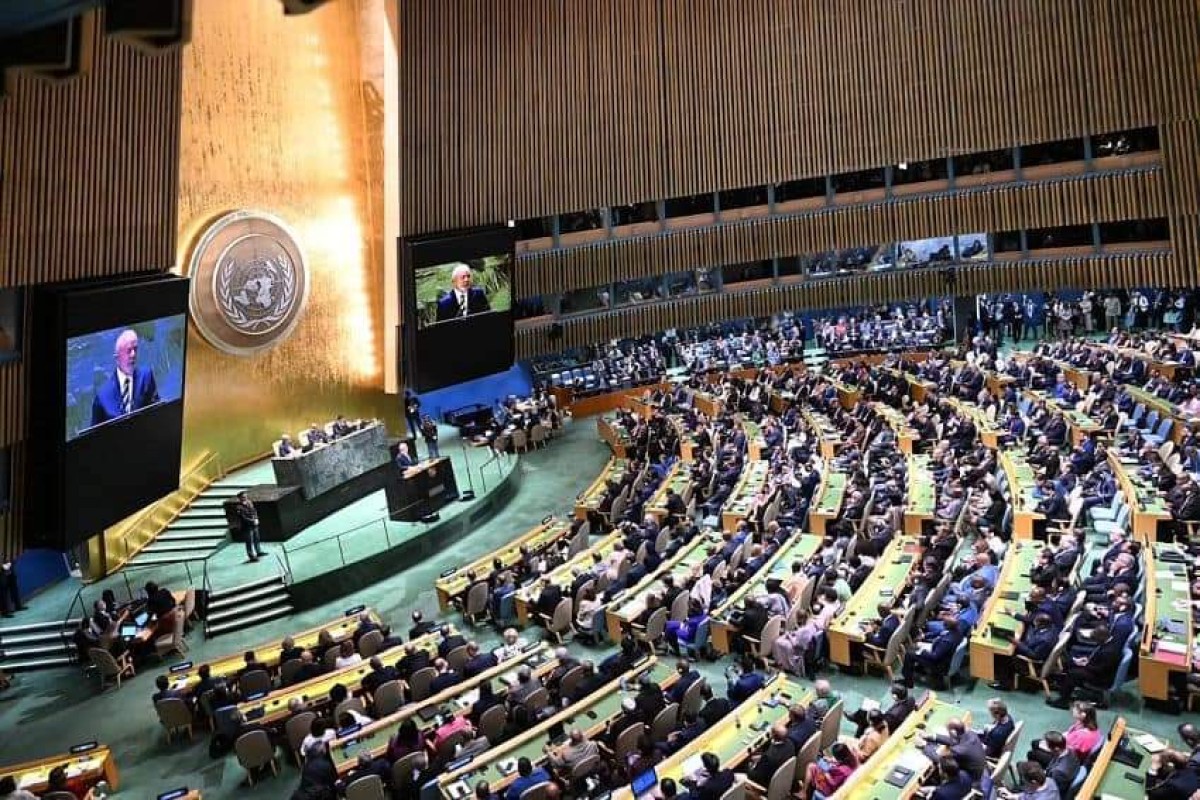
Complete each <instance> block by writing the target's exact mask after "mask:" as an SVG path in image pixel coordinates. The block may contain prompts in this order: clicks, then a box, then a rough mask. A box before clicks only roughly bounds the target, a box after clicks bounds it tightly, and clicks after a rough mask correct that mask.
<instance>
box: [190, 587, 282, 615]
mask: <svg viewBox="0 0 1200 800" xmlns="http://www.w3.org/2000/svg"><path fill="white" fill-rule="evenodd" d="M280 604H284V605H287V606H288V607H291V604H292V600H291V598H290V597H288V593H287V590H286V589H284V588H283V587H282V586H280V587H279V589H278V590H277V591H274V592H271V593H270V594H268V595H265V596H263V597H260V598H258V599H256V600H251V601H250V602H248V603H242V604H240V605H237V606H234V607H232V608H229V609H226V610H224V611H211V610H210V611H209V612H208V621H209V622H212V623H216V624H220V623H222V622H226V621H228V620H230V619H234V618H236V617H241V616H244V615H246V614H252V613H254V612H255V611H262V610H263V609H267V608H270V607H272V606H277V605H280Z"/></svg>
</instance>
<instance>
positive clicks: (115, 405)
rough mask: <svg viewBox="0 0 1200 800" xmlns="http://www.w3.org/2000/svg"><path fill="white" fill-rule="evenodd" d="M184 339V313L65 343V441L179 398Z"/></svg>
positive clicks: (89, 335) (81, 337) (185, 333)
mask: <svg viewBox="0 0 1200 800" xmlns="http://www.w3.org/2000/svg"><path fill="white" fill-rule="evenodd" d="M186 341H187V316H186V315H184V314H173V315H171V316H169V317H159V318H158V319H153V320H148V321H146V322H137V323H132V324H129V325H118V326H117V327H115V328H108V329H106V330H102V331H96V332H95V333H87V334H84V335H82V336H72V337H71V338H69V339H67V395H66V405H67V441H68V442H69V441H71V440H72V439H74V438H75V437H76V436H79V435H81V434H84V433H86V432H88V431H90V430H91V429H93V428H95V427H97V426H100V425H104V424H106V423H109V422H114V421H116V420H119V419H121V418H123V417H126V416H128V415H130V414H137V413H140V412H142V411H145V410H146V409H148V408H151V407H153V406H155V405H158V404H159V403H174V402H177V401H178V400H179V399H180V398H182V397H183V353H184V345H185V343H186Z"/></svg>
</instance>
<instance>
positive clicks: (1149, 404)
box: [1122, 384, 1200, 444]
mask: <svg viewBox="0 0 1200 800" xmlns="http://www.w3.org/2000/svg"><path fill="white" fill-rule="evenodd" d="M1122 386H1123V388H1124V389H1125V391H1126V392H1128V393H1129V396H1130V397H1132V398H1133V399H1134V401H1135V402H1138V403H1141V404H1142V405H1144V406H1146V408H1149V409H1154V410H1156V411H1158V413H1159V415H1160V416H1166V417H1170V418H1171V419H1172V421H1173V424H1172V425H1171V437H1170V438H1171V439H1172V440H1173V441H1174V442H1175V444H1179V443H1180V442H1181V441H1183V439H1184V438H1185V437H1186V436H1187V434H1188V433H1189V432H1191V431H1194V430H1196V429H1197V428H1200V417H1193V416H1190V415H1188V414H1185V413H1183V411H1181V410H1180V408H1179V406H1177V405H1175V404H1174V403H1172V402H1170V401H1169V400H1164V399H1163V398H1161V397H1159V396H1157V395H1154V394H1151V393H1150V392H1147V391H1146V390H1145V389H1142V388H1141V387H1138V386H1129V385H1126V384H1122Z"/></svg>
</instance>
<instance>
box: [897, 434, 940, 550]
mask: <svg viewBox="0 0 1200 800" xmlns="http://www.w3.org/2000/svg"><path fill="white" fill-rule="evenodd" d="M907 461H908V497H907V502H906V503H905V505H904V532H905V533H906V534H908V535H909V536H920V535H921V528H922V526H923V525H924V523H925V522H926V520H932V519H933V515H934V514H935V513H936V512H937V485H936V484H935V483H934V481H933V471H932V470H931V469H930V468H929V456H928V455H926V454H924V453H920V454H917V455H910V456H909V457H908V459H907Z"/></svg>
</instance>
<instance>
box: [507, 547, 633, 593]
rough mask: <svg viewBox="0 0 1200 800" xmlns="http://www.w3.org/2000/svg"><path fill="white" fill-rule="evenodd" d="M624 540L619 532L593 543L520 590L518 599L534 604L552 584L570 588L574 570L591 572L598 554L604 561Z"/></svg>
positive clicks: (573, 578)
mask: <svg viewBox="0 0 1200 800" xmlns="http://www.w3.org/2000/svg"><path fill="white" fill-rule="evenodd" d="M624 538H625V535H624V534H623V533H620V532H617V533H610V534H609V535H608V536H605V537H604V538H603V539H601V540H599V541H597V542H592V546H591V547H589V548H588V549H586V550H584V551H583V552H582V553H578V554H576V555H575V556H574V557H573V558H571V559H570V560H569V561H567V562H565V563H563V564H559V565H558V566H557V567H555V568H554V569H552V570H550V571H549V572H547V573H546V574H545V575H543V576H542V577H540V578H538V579H537V580H535V581H534V582H533V583H530V584H526V585H525V586H522V587H521V588H520V589H518V590H517V599H519V600H524V601H525V602H526V603H533V602H535V601H537V597H538V595H539V594H541V591H542V587H544V586H547V585H549V584H551V583H553V584H556V585H557V586H559V587H560V588H564V589H565V588H567V587H569V586H570V585H571V584H572V583H573V582H574V580H575V575H574V569H575V568H576V567H579V568H580V569H582V570H584V571H587V570H590V569H591V568H592V566H593V565H595V563H596V560H595V558H594V556H595V555H596V554H599V555H600V559H601V560H602V561H603V560H604V559H605V558H608V554H609V553H611V552H612V551H613V548H614V547H615V546H616V544H617V542H619V541H621V540H623V539H624Z"/></svg>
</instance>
